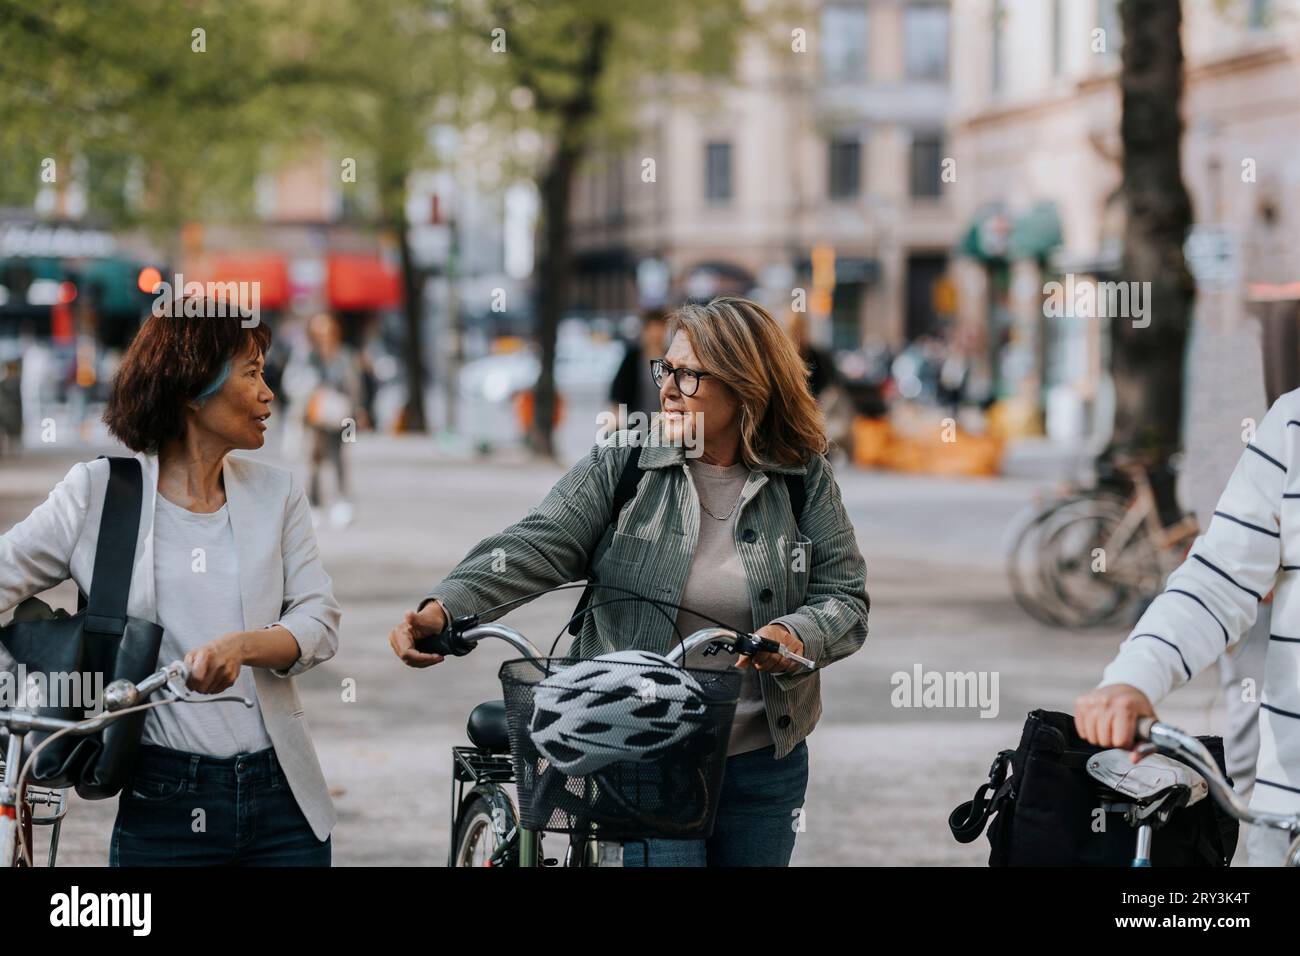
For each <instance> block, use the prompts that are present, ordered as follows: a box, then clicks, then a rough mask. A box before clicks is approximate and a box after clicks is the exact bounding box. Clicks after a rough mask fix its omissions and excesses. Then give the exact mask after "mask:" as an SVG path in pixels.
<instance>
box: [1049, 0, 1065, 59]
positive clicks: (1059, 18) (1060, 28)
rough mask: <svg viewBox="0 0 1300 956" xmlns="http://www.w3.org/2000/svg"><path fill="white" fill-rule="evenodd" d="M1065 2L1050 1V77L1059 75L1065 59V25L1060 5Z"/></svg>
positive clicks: (1063, 0)
mask: <svg viewBox="0 0 1300 956" xmlns="http://www.w3.org/2000/svg"><path fill="white" fill-rule="evenodd" d="M1064 2H1065V0H1052V27H1051V29H1052V76H1053V77H1058V76H1060V75H1061V67H1062V63H1063V60H1064V58H1065V36H1064V34H1065V24H1064V22H1063V20H1064V13H1065V11H1064V10H1063V9H1062V4H1063V3H1064Z"/></svg>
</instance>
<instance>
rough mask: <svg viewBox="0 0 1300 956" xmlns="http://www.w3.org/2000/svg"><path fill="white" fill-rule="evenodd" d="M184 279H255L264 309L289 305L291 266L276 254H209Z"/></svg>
mask: <svg viewBox="0 0 1300 956" xmlns="http://www.w3.org/2000/svg"><path fill="white" fill-rule="evenodd" d="M163 278H164V279H170V278H171V277H170V276H164V277H163ZM185 281H186V282H191V281H193V282H256V283H258V285H259V289H258V294H259V296H260V299H259V305H260V307H261V308H263V309H283V308H284V307H285V306H287V305H288V304H289V267H288V266H287V265H286V264H285V261H284V259H283V258H282V257H280V256H278V255H275V254H273V253H241V254H233V255H213V256H208V257H206V258H204V259H202V260H200V261H198V262H196V263H194V264H193V265H191V266H190V267H189V268H188V269H187V270H186V272H185Z"/></svg>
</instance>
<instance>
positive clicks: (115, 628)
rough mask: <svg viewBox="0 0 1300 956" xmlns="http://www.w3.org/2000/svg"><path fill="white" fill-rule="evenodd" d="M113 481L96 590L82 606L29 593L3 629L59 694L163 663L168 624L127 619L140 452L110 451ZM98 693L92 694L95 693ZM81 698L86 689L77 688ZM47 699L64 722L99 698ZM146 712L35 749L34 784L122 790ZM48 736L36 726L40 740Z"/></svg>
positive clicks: (89, 794)
mask: <svg viewBox="0 0 1300 956" xmlns="http://www.w3.org/2000/svg"><path fill="white" fill-rule="evenodd" d="M108 463H109V478H108V489H107V491H106V492H105V496H104V510H103V513H102V515H101V517H100V525H99V539H98V541H97V542H96V545H95V570H94V577H93V578H92V579H91V584H90V596H89V598H88V599H87V600H86V602H85V606H84V607H81V608H79V609H78V611H77V613H76V614H73V615H69V614H68V613H67V612H66V611H63V610H59V611H51V610H50V609H49V608H48V607H47V606H46V605H45V604H44V603H43V602H41V601H39V600H37V599H36V598H28V599H27V600H26V601H24V602H23V603H22V604H21V605H19V607H18V609H17V611H15V614H14V620H13V621H12V622H11V623H10V624H8V625H7V626H5V627H3V628H0V644H3V645H4V647H5V648H6V649H7V650H8V651H9V653H10V654H11V655H12V656H13V658H14V660H15V661H16V662H17V663H21V664H23V665H24V666H25V667H26V669H27V671H28V673H29V674H32V673H38V672H39V673H41V674H44V675H46V684H47V687H50V688H51V689H54V688H57V689H58V690H59V691H60V692H66V691H69V690H75V689H74V688H73V687H72V682H73V681H78V682H79V684H78V685H77V687H78V688H80V689H86V688H92V689H94V691H97V690H98V689H99V688H98V687H97V685H96V681H102V682H103V686H104V687H107V686H108V685H109V684H110V683H112V682H113V681H115V680H122V679H125V680H129V681H131V682H132V683H136V682H138V681H141V680H143V679H144V678H145V677H148V676H149V675H150V674H151V673H152V672H153V671H154V670H155V669H156V668H157V666H158V650H159V647H160V646H161V644H162V633H163V632H162V627H160V626H159V625H157V624H155V623H153V622H152V621H143V620H139V619H138V618H133V617H127V614H126V605H127V595H128V594H129V593H130V590H131V569H132V566H133V565H134V563H135V545H136V538H137V535H138V533H139V530H140V510H141V503H142V501H143V486H144V478H143V474H142V471H141V468H140V463H139V461H137V460H136V459H134V458H110V459H108ZM94 691H92V693H94ZM76 696H78V697H80V696H82V695H81V694H80V693H77V694H76ZM50 702H51V703H58V704H63V705H65V706H58V707H48V706H42V707H40V708H39V709H38V711H37V713H39V714H41V715H42V716H46V717H57V718H60V719H62V720H81V719H83V718H84V717H85V715H86V711H87V710H89V709H90V708H91V707H92V705H93V701H91V700H88V699H81V700H80V701H71V703H74V704H79V706H66V705H67V704H69V703H70V702H69V701H67V700H54V701H50ZM145 716H146V713H145V712H144V711H140V712H138V713H134V714H128V715H127V716H125V717H120V718H118V719H116V720H114V721H111V722H110V723H109V724H107V725H106V726H105V727H104V729H102V730H100V731H99V732H97V733H94V734H90V735H87V736H84V737H77V736H72V735H71V734H65V735H64V736H62V737H60V738H59V739H58V740H56V741H55V742H54V743H52V744H50V746H48V747H46V748H45V749H44V750H42V751H41V752H40V753H39V754H38V755H37V756H36V760H35V763H34V765H33V767H32V770H31V772H29V774H28V780H29V782H31V783H33V784H39V785H41V786H46V787H56V788H63V787H76V788H77V795H78V796H80V797H82V798H83V799H86V800H103V799H107V798H108V797H112V796H115V795H116V794H117V793H118V791H119V790H121V789H122V787H123V786H124V785H125V784H126V782H127V780H128V779H129V778H130V775H131V772H132V769H133V767H134V763H135V756H136V752H137V750H138V748H139V745H140V737H141V735H142V734H143V732H144V720H145ZM49 736H50V735H49V734H42V733H33V734H32V735H31V740H32V742H33V745H36V744H40V743H41V742H42V741H43V740H45V739H46V738H47V737H49Z"/></svg>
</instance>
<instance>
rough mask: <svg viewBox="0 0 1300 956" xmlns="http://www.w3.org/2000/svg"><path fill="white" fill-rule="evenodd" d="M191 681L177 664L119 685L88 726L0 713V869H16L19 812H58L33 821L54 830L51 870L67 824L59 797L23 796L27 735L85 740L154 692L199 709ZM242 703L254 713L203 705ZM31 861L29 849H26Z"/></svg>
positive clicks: (22, 712)
mask: <svg viewBox="0 0 1300 956" xmlns="http://www.w3.org/2000/svg"><path fill="white" fill-rule="evenodd" d="M188 679H189V668H188V667H186V665H185V664H184V662H182V661H173V662H172V663H170V664H168V665H167V666H166V667H163V668H160V669H159V670H157V671H155V672H154V673H152V674H150V675H149V676H148V677H146V678H145V679H144V680H142V681H140V682H139V683H138V684H132V683H131V682H130V681H126V680H117V681H114V682H113V683H111V684H109V685H108V686H107V687H106V688H104V697H103V702H102V703H103V705H104V710H103V711H102V712H101V713H99V714H96V715H95V716H94V717H89V718H87V719H85V720H63V719H60V718H57V717H46V716H43V715H41V714H38V713H34V712H32V711H30V710H26V709H17V708H16V709H13V710H0V727H4V728H5V729H6V730H8V732H9V740H8V744H7V746H6V750H5V762H4V775H3V777H0V868H4V867H12V866H15V865H16V863H17V854H18V844H19V840H18V838H19V820H20V816H21V815H20V813H19V810H20V809H21V806H22V804H23V803H24V802H26V803H32V804H35V803H49V804H54V805H55V806H56V810H55V812H54V813H53V814H47V815H46V816H44V817H41V818H37V817H35V816H33V817H32V819H31V822H32V823H33V824H34V825H53V826H54V830H53V831H52V833H51V841H50V851H49V865H50V866H53V865H54V858H55V854H56V853H57V851H58V835H59V830H60V828H61V826H62V821H63V818H64V817H65V816H66V815H67V801H66V799H65V797H64V795H63V793H62V792H61V791H57V790H49V789H47V788H43V787H25V789H26V791H27V792H26V795H25V796H24V794H22V793H20V792H19V781H20V778H21V776H22V770H23V741H24V739H25V738H26V736H27V735H28V734H29V733H33V732H36V733H51V734H52V733H58V732H60V731H66V732H68V733H70V734H73V735H75V736H85V735H87V734H93V733H95V732H97V731H99V730H102V729H103V728H104V727H105V726H106V725H107V724H108V723H110V722H111V721H113V720H116V719H117V718H119V717H123V716H125V715H126V714H127V713H129V712H131V711H133V710H135V709H136V708H138V707H140V706H142V705H143V704H144V702H145V701H146V700H147V698H148V697H150V696H151V695H152V694H154V693H155V692H156V691H159V690H163V689H164V688H166V689H167V690H169V691H170V692H171V695H172V696H171V697H170V698H169V699H167V700H166V701H164V703H198V701H194V700H192V699H191V698H190V697H189V692H188V691H186V690H185V688H184V686H183V685H184V683H185V681H187V680H188ZM173 682H177V683H175V684H173ZM223 701H239V702H241V703H243V704H244V706H246V707H252V706H253V701H251V700H249V699H247V698H245V697H239V696H238V695H223V696H218V697H211V698H208V699H206V700H204V701H202V703H220V702H223ZM26 849H27V855H29V856H30V854H31V849H32V848H31V847H30V846H29V847H27V848H26Z"/></svg>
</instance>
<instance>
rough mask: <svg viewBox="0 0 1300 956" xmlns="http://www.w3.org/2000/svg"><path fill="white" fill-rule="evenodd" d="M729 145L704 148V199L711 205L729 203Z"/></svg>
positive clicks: (711, 144) (710, 144) (721, 144)
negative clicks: (711, 203)
mask: <svg viewBox="0 0 1300 956" xmlns="http://www.w3.org/2000/svg"><path fill="white" fill-rule="evenodd" d="M731 188H732V187H731V144H730V143H709V144H708V145H707V146H706V147H705V158H704V197H705V198H706V199H707V200H708V201H709V202H713V203H726V202H731Z"/></svg>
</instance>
